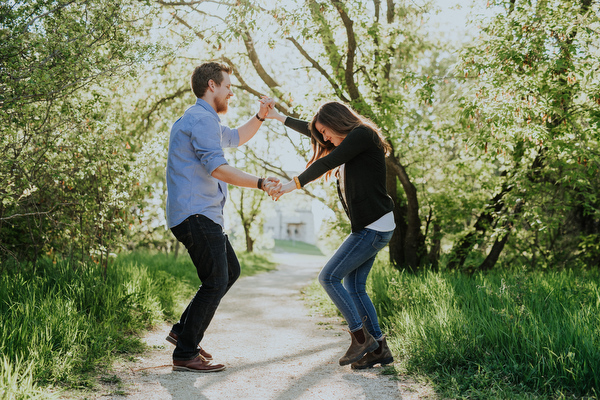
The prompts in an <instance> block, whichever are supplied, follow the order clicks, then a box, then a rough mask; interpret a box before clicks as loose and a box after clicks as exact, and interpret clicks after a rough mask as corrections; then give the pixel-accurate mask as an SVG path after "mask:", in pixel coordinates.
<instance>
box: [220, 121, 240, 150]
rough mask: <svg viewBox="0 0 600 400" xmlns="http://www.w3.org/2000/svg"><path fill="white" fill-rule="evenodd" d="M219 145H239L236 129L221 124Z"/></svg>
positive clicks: (238, 135)
mask: <svg viewBox="0 0 600 400" xmlns="http://www.w3.org/2000/svg"><path fill="white" fill-rule="evenodd" d="M221 129H222V131H221V146H223V147H238V146H239V145H240V134H239V133H238V130H237V129H231V128H230V127H228V126H224V125H221Z"/></svg>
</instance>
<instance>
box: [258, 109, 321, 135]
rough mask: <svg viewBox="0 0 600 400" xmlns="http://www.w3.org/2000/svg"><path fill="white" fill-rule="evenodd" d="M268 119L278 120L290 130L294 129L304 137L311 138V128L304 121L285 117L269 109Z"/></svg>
mask: <svg viewBox="0 0 600 400" xmlns="http://www.w3.org/2000/svg"><path fill="white" fill-rule="evenodd" d="M265 118H268V119H276V120H277V121H279V122H281V123H282V124H284V125H285V126H287V127H288V128H292V129H293V130H295V131H296V132H299V133H301V134H303V135H304V136H308V137H310V128H309V127H308V122H307V121H303V120H301V119H296V118H292V117H287V116H285V115H281V114H279V112H278V111H277V110H276V109H275V107H273V108H269V113H268V114H267V115H266V116H265Z"/></svg>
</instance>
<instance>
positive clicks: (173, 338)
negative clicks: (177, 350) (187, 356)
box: [165, 331, 213, 361]
mask: <svg viewBox="0 0 600 400" xmlns="http://www.w3.org/2000/svg"><path fill="white" fill-rule="evenodd" d="M165 339H166V340H167V342H169V343H171V344H172V345H173V346H177V339H178V336H177V334H176V333H175V332H173V331H171V332H169V336H167V337H166V338H165ZM198 350H200V355H201V356H202V357H204V358H206V359H207V360H208V361H212V359H213V357H212V355H210V354H208V353H207V352H206V351H204V349H203V348H202V347H200V346H198Z"/></svg>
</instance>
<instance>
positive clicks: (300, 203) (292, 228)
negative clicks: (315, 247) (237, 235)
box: [263, 196, 317, 244]
mask: <svg viewBox="0 0 600 400" xmlns="http://www.w3.org/2000/svg"><path fill="white" fill-rule="evenodd" d="M295 200H296V201H294V202H290V203H285V202H276V203H274V208H273V210H271V211H272V213H271V216H270V217H268V218H266V220H265V222H264V224H263V231H264V233H265V234H267V235H270V236H271V237H272V238H273V239H277V240H292V241H300V242H305V243H309V244H316V243H317V235H316V233H315V216H314V214H313V211H312V202H311V201H312V199H310V198H308V196H302V197H300V196H298V197H297V198H296V199H295Z"/></svg>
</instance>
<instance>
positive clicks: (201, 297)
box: [171, 215, 240, 360]
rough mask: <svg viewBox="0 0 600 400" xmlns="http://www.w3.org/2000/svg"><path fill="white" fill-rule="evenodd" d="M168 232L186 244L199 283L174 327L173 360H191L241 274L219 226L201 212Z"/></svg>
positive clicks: (227, 240)
mask: <svg viewBox="0 0 600 400" xmlns="http://www.w3.org/2000/svg"><path fill="white" fill-rule="evenodd" d="M171 232H173V234H174V235H175V237H176V238H177V240H179V241H180V242H181V243H183V245H184V246H185V247H186V249H187V251H188V253H189V254H190V257H191V258H192V262H193V263H194V265H195V266H196V271H197V272H198V278H200V282H202V284H201V285H200V288H199V289H198V291H197V292H196V294H195V295H194V298H193V299H192V301H191V302H190V303H189V304H188V306H187V307H186V309H185V311H184V312H183V314H182V315H181V318H180V319H179V322H178V323H176V324H175V325H174V326H173V332H174V333H176V334H177V335H178V336H179V338H178V340H177V346H176V347H175V351H174V352H173V360H191V359H193V358H195V357H196V356H197V355H198V348H197V346H198V344H199V343H200V342H201V341H202V338H203V337H204V331H206V328H208V325H209V324H210V321H211V320H212V318H213V316H214V314H215V311H216V310H217V307H218V306H219V303H220V301H221V298H223V296H224V295H225V293H227V291H228V290H229V288H230V287H231V286H232V285H233V283H234V282H235V281H236V280H237V278H238V277H239V276H240V263H239V261H238V259H237V256H236V255H235V252H234V251H233V247H231V243H229V239H228V238H227V235H225V233H224V232H223V228H222V227H221V225H219V224H217V223H215V222H213V221H212V220H210V219H209V218H207V217H205V216H203V215H192V216H190V217H188V218H187V219H186V220H185V221H183V222H182V223H181V224H179V225H177V226H175V227H173V228H171Z"/></svg>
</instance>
